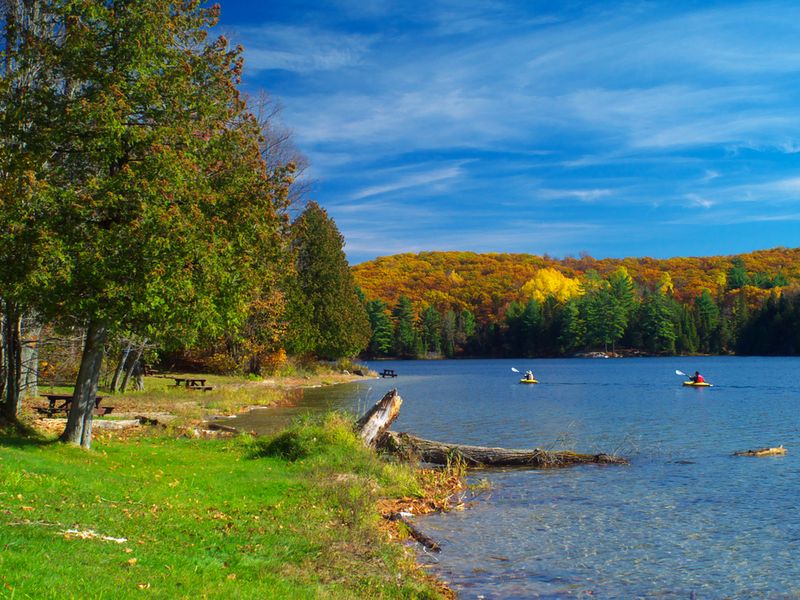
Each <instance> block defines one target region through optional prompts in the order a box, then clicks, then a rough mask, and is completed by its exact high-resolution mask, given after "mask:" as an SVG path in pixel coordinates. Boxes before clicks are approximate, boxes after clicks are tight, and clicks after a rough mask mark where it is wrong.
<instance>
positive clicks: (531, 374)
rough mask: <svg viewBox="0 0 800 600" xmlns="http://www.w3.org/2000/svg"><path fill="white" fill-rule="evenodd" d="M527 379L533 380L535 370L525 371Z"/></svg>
mask: <svg viewBox="0 0 800 600" xmlns="http://www.w3.org/2000/svg"><path fill="white" fill-rule="evenodd" d="M525 379H527V380H528V381H533V372H532V371H525Z"/></svg>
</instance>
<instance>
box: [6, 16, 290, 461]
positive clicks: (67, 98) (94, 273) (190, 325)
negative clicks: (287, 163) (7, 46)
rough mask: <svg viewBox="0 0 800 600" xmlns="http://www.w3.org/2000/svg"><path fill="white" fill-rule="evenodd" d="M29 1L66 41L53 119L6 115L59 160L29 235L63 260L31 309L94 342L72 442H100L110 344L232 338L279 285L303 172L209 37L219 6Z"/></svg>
mask: <svg viewBox="0 0 800 600" xmlns="http://www.w3.org/2000/svg"><path fill="white" fill-rule="evenodd" d="M14 5H16V6H25V7H28V8H34V9H35V10H36V11H38V14H39V16H41V17H42V20H43V21H44V22H46V23H47V28H45V29H44V30H47V29H49V30H52V31H58V36H56V37H55V38H53V39H44V40H37V42H36V44H37V52H39V53H40V54H41V55H42V56H46V58H47V65H46V68H43V69H38V70H36V71H35V72H33V73H31V74H30V75H31V77H30V78H29V81H28V82H27V83H26V89H27V90H28V91H29V92H31V91H34V90H35V93H33V94H31V96H30V97H31V98H35V99H36V102H39V103H41V107H43V108H44V111H43V112H39V113H37V112H36V110H38V109H36V108H35V107H34V110H33V111H32V112H29V111H28V110H27V109H28V107H22V106H20V107H18V108H19V109H20V110H14V111H8V110H4V111H3V113H4V128H5V130H4V132H2V135H3V136H4V137H5V135H6V132H7V131H9V128H12V129H13V127H14V123H13V120H14V119H16V120H17V121H16V124H17V125H18V126H19V129H20V130H25V131H26V132H27V134H29V135H30V136H31V138H30V139H29V142H30V147H34V146H37V145H39V144H41V147H39V150H41V151H42V152H43V153H44V152H46V153H47V156H48V159H47V162H46V168H44V166H43V165H42V164H41V163H37V162H36V157H32V158H33V160H32V161H31V162H30V163H29V165H28V170H29V173H30V177H31V182H32V183H33V184H34V185H35V187H36V190H35V192H36V193H35V195H34V196H29V195H27V192H30V191H31V190H30V189H28V190H22V191H24V192H26V194H25V195H23V196H22V198H23V199H24V198H26V197H35V200H36V204H35V205H33V204H32V205H30V206H29V207H28V209H27V210H28V211H31V212H30V215H35V218H34V219H33V220H30V219H29V220H27V221H20V223H19V224H20V225H23V226H26V225H28V224H30V225H31V226H32V227H31V230H30V232H29V233H32V234H33V236H34V240H46V241H47V250H48V252H47V255H46V256H47V261H48V263H49V264H48V268H46V269H41V268H39V267H40V265H34V270H33V272H32V273H31V276H32V279H34V280H35V281H36V285H35V287H36V290H35V291H34V292H33V293H31V294H30V295H29V296H28V299H29V300H31V301H32V303H33V304H34V305H35V306H33V308H36V309H37V311H38V312H39V314H41V315H42V316H43V317H44V318H46V319H49V320H50V321H51V322H54V323H56V324H58V325H64V326H66V327H80V328H82V329H84V330H85V331H86V337H85V345H84V352H83V355H82V360H81V365H80V368H79V373H78V378H77V380H76V384H75V391H74V396H73V401H72V404H71V409H70V413H69V416H68V421H67V426H66V430H65V431H64V434H63V435H62V439H63V440H65V441H69V442H72V443H80V444H81V445H83V446H86V447H88V446H89V445H90V444H91V437H92V415H93V413H94V407H95V398H96V392H97V385H98V381H99V376H100V369H101V366H102V361H103V358H104V353H105V343H106V341H107V340H108V339H109V338H110V336H112V335H114V334H115V333H120V332H123V333H127V332H130V333H135V334H138V335H141V336H143V337H148V338H151V337H156V338H157V339H160V340H163V339H165V338H172V339H179V340H182V341H185V342H191V341H192V340H193V339H196V338H197V336H198V334H199V333H200V332H203V331H205V332H208V333H210V334H215V333H216V334H221V333H222V331H224V330H228V329H231V328H234V329H235V328H237V327H238V326H240V325H241V323H242V321H243V320H244V316H245V315H246V306H247V304H248V302H249V301H250V300H251V299H252V298H253V297H257V296H258V295H259V294H260V292H261V290H262V289H265V288H269V287H271V286H273V285H274V282H275V278H276V271H277V270H278V269H277V266H276V265H277V263H278V260H279V258H280V257H281V253H282V248H281V235H282V233H283V229H282V228H283V220H282V218H281V217H280V214H279V213H280V211H281V210H282V209H283V207H285V201H286V190H287V188H288V184H289V179H290V177H289V175H288V173H287V170H286V169H278V170H277V171H276V172H274V173H273V174H272V175H270V176H266V174H265V168H264V163H263V161H262V160H261V156H260V153H259V148H258V125H257V123H256V122H255V120H254V119H253V118H252V115H250V114H249V112H248V111H247V109H246V106H245V103H244V102H243V101H242V99H241V98H240V96H239V93H238V90H237V84H238V78H239V76H240V73H241V68H242V62H241V51H240V50H232V49H230V48H228V46H227V43H226V41H225V40H224V39H217V40H212V41H209V40H208V39H207V36H208V33H209V31H210V29H211V28H212V27H213V26H214V25H215V23H216V19H217V9H216V8H204V7H201V6H200V5H199V3H194V2H188V3H178V2H151V1H147V0H129V1H127V2H106V1H103V0H82V1H80V2H45V1H32V2H15V3H14ZM41 31H43V30H40V29H37V30H36V31H33V30H32V31H30V32H28V33H30V34H31V35H33V36H36V35H39V32H41ZM26 35H27V34H26ZM30 39H32V38H30ZM39 42H42V43H41V44H40V45H38V43H39ZM5 67H6V70H4V72H3V76H4V77H5V75H6V74H7V73H8V70H7V68H8V65H5ZM0 88H2V89H3V90H4V91H5V89H6V80H5V79H4V80H3V82H2V84H0ZM0 102H3V100H0ZM31 115H35V116H37V117H42V118H41V120H37V122H36V123H34V122H33V121H30V120H29V119H30V118H31ZM7 141H8V140H7V139H4V140H3V143H5V142H7ZM6 166H7V165H6V164H4V167H6ZM40 167H41V168H40ZM40 184H46V185H40ZM5 208H7V206H4V209H5ZM0 225H3V227H5V225H6V220H5V219H4V218H3V219H0ZM34 256H35V253H34ZM42 256H44V255H42ZM54 290H57V293H53V292H54Z"/></svg>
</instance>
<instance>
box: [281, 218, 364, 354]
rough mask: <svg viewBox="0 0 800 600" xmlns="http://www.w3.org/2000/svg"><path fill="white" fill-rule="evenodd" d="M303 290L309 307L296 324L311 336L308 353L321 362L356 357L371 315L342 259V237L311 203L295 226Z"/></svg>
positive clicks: (362, 345) (293, 241)
mask: <svg viewBox="0 0 800 600" xmlns="http://www.w3.org/2000/svg"><path fill="white" fill-rule="evenodd" d="M292 245H293V250H294V255H295V263H296V272H297V280H298V286H299V290H300V292H301V293H302V296H303V297H304V298H305V300H306V302H307V305H308V312H307V313H306V314H305V315H295V318H300V319H302V322H301V323H296V325H299V326H301V327H303V328H307V329H308V330H309V331H310V332H311V335H310V346H311V347H310V350H311V351H312V352H313V353H314V354H316V355H317V356H318V357H320V358H325V359H336V358H341V357H345V356H354V355H356V354H358V353H359V352H361V351H362V350H364V348H366V347H367V344H368V343H369V340H370V326H369V319H368V317H367V311H366V310H365V308H364V305H363V304H362V303H361V300H360V299H359V297H358V294H357V292H356V285H355V281H354V279H353V275H352V273H351V272H350V267H349V265H348V264H347V258H346V257H345V254H344V249H343V248H344V238H343V237H342V235H341V233H339V230H338V229H337V228H336V224H335V223H334V221H333V219H331V218H330V217H329V216H328V214H327V212H325V210H324V209H323V208H322V207H320V206H319V205H318V204H317V203H316V202H309V203H308V205H307V206H306V208H305V210H304V211H303V212H302V214H301V215H300V216H299V217H298V218H297V219H296V220H295V221H294V223H292Z"/></svg>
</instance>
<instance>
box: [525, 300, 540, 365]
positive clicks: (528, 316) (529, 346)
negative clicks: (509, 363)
mask: <svg viewBox="0 0 800 600" xmlns="http://www.w3.org/2000/svg"><path fill="white" fill-rule="evenodd" d="M541 322H542V310H541V307H540V306H539V303H538V302H537V301H536V300H529V301H528V302H527V303H526V304H525V308H524V310H523V311H522V314H521V315H520V319H519V327H520V328H521V331H520V337H521V338H522V352H523V355H524V356H536V355H537V354H538V353H539V349H540V346H539V340H540V333H541V324H542V323H541Z"/></svg>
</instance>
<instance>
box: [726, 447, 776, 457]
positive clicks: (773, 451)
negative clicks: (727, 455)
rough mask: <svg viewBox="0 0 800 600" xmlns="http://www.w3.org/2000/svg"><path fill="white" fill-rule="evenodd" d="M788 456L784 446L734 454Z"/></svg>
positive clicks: (735, 454)
mask: <svg viewBox="0 0 800 600" xmlns="http://www.w3.org/2000/svg"><path fill="white" fill-rule="evenodd" d="M784 454H786V448H784V447H783V444H781V445H780V446H778V447H777V448H758V449H757V450H742V451H740V452H734V453H733V455H734V456H783V455H784Z"/></svg>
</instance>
